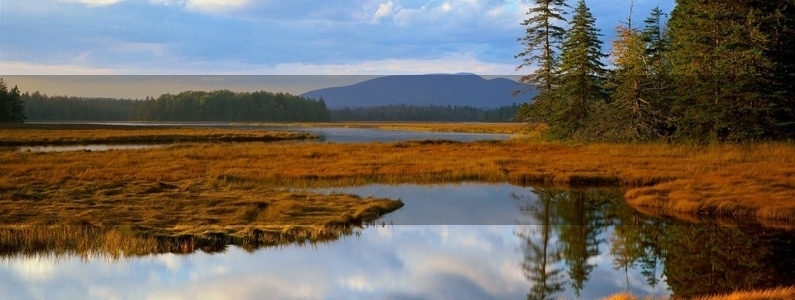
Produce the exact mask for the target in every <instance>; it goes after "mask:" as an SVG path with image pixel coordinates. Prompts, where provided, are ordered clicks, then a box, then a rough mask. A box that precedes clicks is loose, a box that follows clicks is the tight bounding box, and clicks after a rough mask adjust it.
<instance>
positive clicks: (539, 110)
mask: <svg viewBox="0 0 795 300" xmlns="http://www.w3.org/2000/svg"><path fill="white" fill-rule="evenodd" d="M534 4H535V5H533V7H531V8H530V9H529V10H528V11H527V16H528V18H527V19H525V20H524V21H523V22H522V23H521V25H522V26H525V36H524V37H522V38H519V42H521V43H522V46H523V47H524V49H523V50H522V52H520V53H519V54H517V55H516V56H515V57H514V58H520V59H521V60H522V63H521V64H520V65H519V66H518V67H516V69H517V70H519V69H521V68H524V67H528V68H535V70H534V71H532V73H530V74H528V75H524V76H522V77H521V78H520V79H519V82H521V83H524V84H525V86H527V87H529V88H535V89H537V90H538V93H537V94H536V96H535V97H534V98H533V99H532V100H531V102H532V104H530V103H526V104H524V105H522V106H521V107H520V109H519V111H518V112H517V115H516V116H517V119H519V120H522V121H530V122H541V123H544V122H546V117H545V116H547V115H548V114H549V112H550V111H551V110H552V109H551V108H552V107H553V106H554V105H555V104H556V101H555V99H554V98H555V97H554V96H553V95H552V94H551V92H552V90H553V89H554V88H555V87H556V85H557V73H558V67H559V60H560V57H559V56H560V49H561V43H562V41H563V36H564V35H565V34H566V30H565V29H564V28H563V27H562V26H563V24H564V23H565V22H566V19H565V18H564V15H565V14H566V12H565V11H564V8H566V7H568V5H567V4H566V1H565V0H535V2H534ZM519 92H522V90H519V91H516V92H515V94H516V93H519Z"/></svg>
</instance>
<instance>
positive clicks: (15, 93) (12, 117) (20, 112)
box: [0, 78, 26, 123]
mask: <svg viewBox="0 0 795 300" xmlns="http://www.w3.org/2000/svg"><path fill="white" fill-rule="evenodd" d="M25 119H26V117H25V102H24V101H23V100H22V95H20V93H19V88H18V87H16V86H14V87H13V88H12V89H11V90H9V89H8V85H7V84H6V82H5V81H4V80H3V79H2V78H0V123H22V122H25Z"/></svg>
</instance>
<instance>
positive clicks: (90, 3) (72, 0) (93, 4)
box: [61, 0, 121, 7]
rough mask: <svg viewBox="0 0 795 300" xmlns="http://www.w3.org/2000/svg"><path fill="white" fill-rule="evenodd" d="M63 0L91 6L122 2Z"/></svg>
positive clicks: (111, 0)
mask: <svg viewBox="0 0 795 300" xmlns="http://www.w3.org/2000/svg"><path fill="white" fill-rule="evenodd" d="M61 1H63V2H76V3H82V4H85V5H88V6H90V7H97V6H108V5H113V4H116V3H119V2H121V0H61Z"/></svg>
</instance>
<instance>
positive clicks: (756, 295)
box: [603, 287, 795, 300]
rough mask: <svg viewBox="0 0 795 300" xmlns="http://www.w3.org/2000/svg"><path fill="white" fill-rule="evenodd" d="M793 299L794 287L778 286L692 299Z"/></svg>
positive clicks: (613, 299) (626, 298) (614, 299)
mask: <svg viewBox="0 0 795 300" xmlns="http://www.w3.org/2000/svg"><path fill="white" fill-rule="evenodd" d="M667 299H672V300H675V299H682V298H676V297H673V298H668V297H651V296H645V297H643V296H636V295H633V294H630V293H626V292H625V293H618V294H615V295H612V296H609V297H606V298H603V300H667ZM792 299H795V287H778V288H772V289H765V290H756V291H737V292H733V293H731V294H725V295H707V296H701V297H696V298H692V300H792Z"/></svg>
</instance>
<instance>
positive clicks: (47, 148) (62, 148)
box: [16, 144, 168, 152]
mask: <svg viewBox="0 0 795 300" xmlns="http://www.w3.org/2000/svg"><path fill="white" fill-rule="evenodd" d="M167 146H168V145H148V144H147V145H139V144H89V145H68V146H21V147H17V148H16V150H17V151H21V152H67V151H108V150H136V149H151V148H162V147H167Z"/></svg>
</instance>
